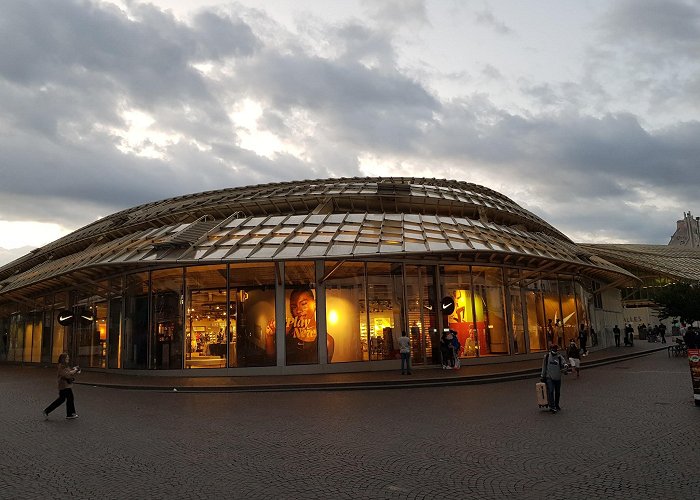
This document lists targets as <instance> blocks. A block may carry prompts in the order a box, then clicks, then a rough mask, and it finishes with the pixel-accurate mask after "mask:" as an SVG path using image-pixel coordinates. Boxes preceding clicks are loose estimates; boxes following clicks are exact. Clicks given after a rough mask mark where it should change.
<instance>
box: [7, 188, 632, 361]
mask: <svg viewBox="0 0 700 500" xmlns="http://www.w3.org/2000/svg"><path fill="white" fill-rule="evenodd" d="M634 281H635V278H634V277H633V276H632V275H631V274H630V273H628V272H626V271H624V270H623V269H621V268H619V267H617V266H615V265H612V264H610V263H608V262H606V261H604V260H603V259H600V258H596V257H595V256H593V255H592V254H590V253H589V252H586V251H584V250H582V249H581V248H580V247H578V246H576V245H575V244H574V243H572V242H571V241H570V240H569V239H568V238H566V237H565V236H564V235H562V234H561V233H559V232H558V231H557V230H556V229H554V228H552V227H551V226H549V225H548V224H547V223H546V222H544V221H542V220H541V219H539V218H537V217H536V216H534V215H533V214H531V213H529V212H527V211H525V210H523V209H522V208H521V207H519V206H518V205H516V204H515V203H514V202H512V201H511V200H509V199H508V198H506V197H504V196H502V195H500V194H498V193H496V192H494V191H491V190H488V189H486V188H483V187H480V186H476V185H473V184H469V183H464V182H456V181H445V180H435V179H408V178H391V179H381V178H353V179H327V180H319V181H305V182H296V183H280V184H268V185H263V186H253V187H248V188H235V189H226V190H221V191H215V192H209V193H202V194H197V195H189V196H183V197H179V198H174V199H170V200H163V201H160V202H156V203H152V204H148V205H143V206H140V207H135V208H133V209H129V210H126V211H123V212H119V213H117V214H114V215H112V216H110V217H106V218H104V219H101V220H99V221H97V222H95V223H93V224H91V225H89V226H86V227H85V228H82V229H80V230H78V231H76V232H74V233H72V234H71V235H68V236H66V237H64V238H62V239H60V240H57V241H56V242H53V243H51V244H49V245H46V246H45V247H43V248H40V249H37V250H35V251H34V252H32V253H30V254H28V255H27V256H25V257H22V258H21V259H18V260H17V261H15V262H12V263H10V264H8V265H6V266H4V267H2V268H0V331H1V332H2V333H3V336H2V338H1V339H0V358H1V359H3V360H5V361H9V362H20V361H21V362H29V363H42V362H43V363H46V362H55V361H56V359H57V357H58V354H59V353H60V352H62V351H63V350H67V351H68V352H70V353H71V354H72V355H73V356H75V358H76V359H78V362H79V363H80V364H81V366H84V367H90V368H94V369H116V370H184V371H187V372H188V373H194V371H195V370H196V371H197V372H207V373H212V371H211V370H218V372H217V373H302V372H318V371H333V370H337V371H340V370H366V369H377V368H381V367H383V366H387V367H388V366H389V364H388V362H390V361H393V360H396V359H397V358H398V357H399V356H398V338H399V337H400V336H401V332H403V331H406V332H407V333H408V334H409V336H410V338H411V341H412V342H411V346H412V358H413V362H414V363H415V364H424V365H431V364H436V363H438V364H439V363H440V349H439V342H440V334H441V332H442V331H443V330H444V329H452V330H454V331H455V332H457V337H458V339H459V342H460V345H461V347H460V353H459V354H460V356H461V357H463V358H465V359H466V360H467V362H469V361H468V360H469V359H474V360H476V359H485V360H487V359H496V358H504V357H505V358H508V359H513V360H516V359H523V357H528V356H529V355H534V354H536V353H539V352H541V351H543V350H545V349H547V347H548V345H550V344H551V343H559V344H564V343H565V342H567V341H568V340H569V339H571V338H573V337H574V336H575V335H576V332H577V331H578V325H579V324H581V323H584V324H588V322H589V313H588V302H589V298H590V296H591V293H590V292H591V290H592V289H593V286H594V284H595V286H600V285H601V284H605V283H610V282H616V283H622V282H634ZM445 300H448V301H450V300H451V301H452V302H453V304H454V307H453V308H450V311H449V313H447V314H444V313H443V310H442V304H443V303H444V301H445ZM391 364H392V365H393V363H391Z"/></svg>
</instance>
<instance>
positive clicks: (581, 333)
mask: <svg viewBox="0 0 700 500" xmlns="http://www.w3.org/2000/svg"><path fill="white" fill-rule="evenodd" d="M578 343H579V345H580V346H581V354H582V355H584V356H587V355H588V349H586V344H587V343H588V332H587V331H586V325H584V324H583V323H581V328H579V330H578Z"/></svg>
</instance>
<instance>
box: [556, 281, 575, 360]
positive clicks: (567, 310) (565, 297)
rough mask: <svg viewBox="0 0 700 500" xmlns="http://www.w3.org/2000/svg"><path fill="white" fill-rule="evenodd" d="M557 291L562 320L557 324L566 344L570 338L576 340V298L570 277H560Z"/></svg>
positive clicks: (566, 344) (565, 344)
mask: <svg viewBox="0 0 700 500" xmlns="http://www.w3.org/2000/svg"><path fill="white" fill-rule="evenodd" d="M559 293H560V296H561V310H562V321H561V324H560V325H558V326H559V328H561V329H562V330H563V334H562V336H563V337H564V346H568V345H569V342H571V341H572V340H576V341H577V342H578V326H577V316H576V298H575V296H574V283H573V281H572V280H571V278H567V277H566V276H562V277H561V279H560V281H559Z"/></svg>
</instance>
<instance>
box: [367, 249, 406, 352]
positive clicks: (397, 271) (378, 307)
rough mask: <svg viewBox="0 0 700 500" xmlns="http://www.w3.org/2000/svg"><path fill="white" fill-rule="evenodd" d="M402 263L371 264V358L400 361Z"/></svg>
mask: <svg viewBox="0 0 700 500" xmlns="http://www.w3.org/2000/svg"><path fill="white" fill-rule="evenodd" d="M402 298H403V280H402V275H401V265H400V264H388V263H387V264H385V263H377V262H368V263H367V300H368V304H367V306H368V310H369V335H370V340H369V343H370V346H369V347H370V359H373V360H380V359H397V358H398V357H399V352H398V339H399V337H400V336H401V328H402V327H403V318H402V316H401V302H402Z"/></svg>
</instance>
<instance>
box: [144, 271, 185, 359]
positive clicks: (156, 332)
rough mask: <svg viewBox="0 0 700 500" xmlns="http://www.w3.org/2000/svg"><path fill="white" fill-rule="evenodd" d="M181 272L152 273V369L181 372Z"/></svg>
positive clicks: (182, 303)
mask: <svg viewBox="0 0 700 500" xmlns="http://www.w3.org/2000/svg"><path fill="white" fill-rule="evenodd" d="M182 274H183V273H182V268H181V267H178V268H175V269H164V270H159V271H153V272H152V274H151V293H152V296H151V301H152V304H153V311H152V313H151V314H152V318H153V319H152V325H153V333H152V336H151V358H152V361H151V368H156V369H164V370H167V369H178V368H182V333H183V328H182V316H183V305H184V300H183V294H182V282H183V277H182Z"/></svg>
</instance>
